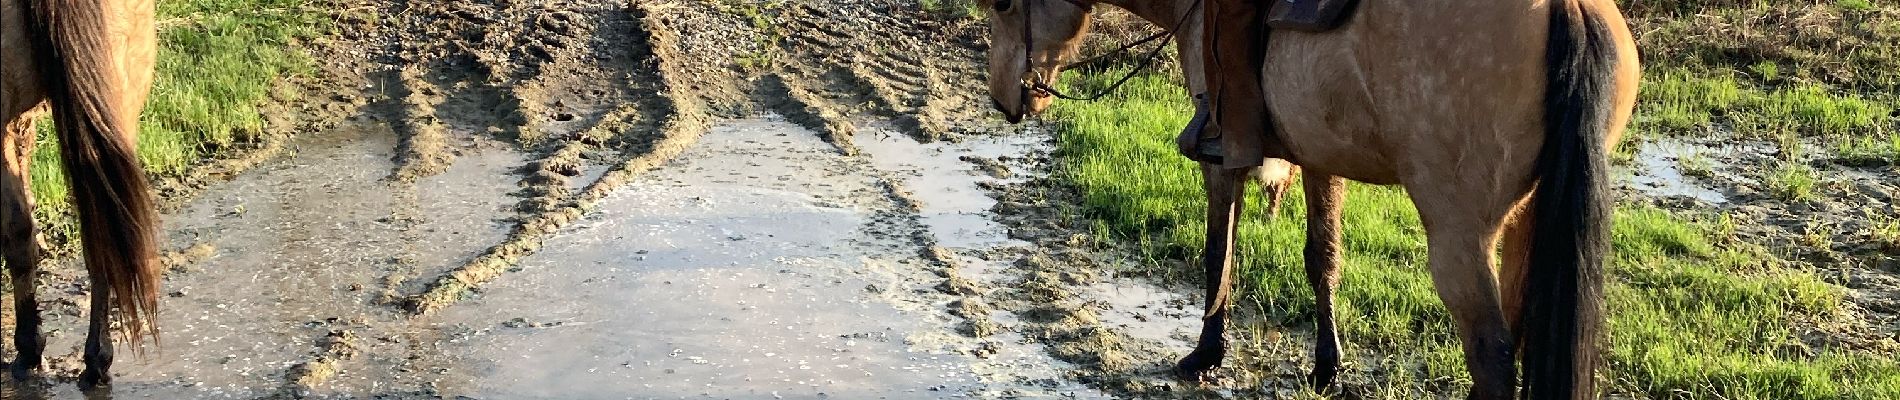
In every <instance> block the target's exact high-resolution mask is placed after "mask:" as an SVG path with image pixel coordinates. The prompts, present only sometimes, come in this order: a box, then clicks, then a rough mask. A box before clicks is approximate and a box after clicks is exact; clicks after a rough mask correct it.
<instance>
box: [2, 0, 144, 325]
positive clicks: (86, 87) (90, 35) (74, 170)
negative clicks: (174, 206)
mask: <svg viewBox="0 0 1900 400" xmlns="http://www.w3.org/2000/svg"><path fill="white" fill-rule="evenodd" d="M27 4H29V7H31V16H30V17H29V18H28V19H29V20H30V21H31V22H30V23H29V24H28V25H30V27H29V29H28V31H29V34H28V36H31V39H32V40H31V41H32V47H33V53H34V56H35V57H34V58H35V59H36V61H35V62H34V64H37V65H39V66H40V67H39V74H40V79H41V85H42V86H41V87H43V88H45V90H46V94H47V97H48V98H50V99H51V100H52V105H53V122H54V124H55V127H56V128H58V131H59V142H60V143H59V147H60V158H61V159H62V161H63V162H64V164H65V167H66V177H67V179H68V180H69V181H70V183H71V186H72V191H73V205H74V206H75V207H77V211H78V214H79V229H80V239H81V244H82V245H83V247H84V248H85V257H86V269H87V271H88V273H90V274H92V276H93V280H94V282H97V283H98V284H97V285H94V287H93V290H108V291H111V296H112V297H111V298H112V303H113V304H112V305H113V306H115V307H116V308H117V309H118V313H119V314H118V315H119V316H120V319H119V322H120V326H119V329H120V330H121V331H123V332H124V333H125V335H126V338H127V339H130V340H131V341H132V342H135V343H136V342H137V341H139V340H140V339H143V338H144V337H145V336H147V335H152V336H153V338H154V339H156V333H157V331H156V330H155V328H154V327H153V324H152V317H153V316H154V314H153V312H154V311H157V306H158V278H159V277H158V274H159V268H158V257H157V239H156V234H155V232H156V229H157V227H158V213H157V211H156V210H154V209H153V205H152V190H151V187H150V184H149V183H147V182H146V180H145V170H144V168H141V167H140V166H139V159H138V152H137V148H138V146H137V144H136V143H135V142H134V140H135V137H134V136H135V135H136V132H137V129H138V127H137V125H136V124H137V121H136V120H135V117H134V114H135V113H133V112H128V110H125V109H124V108H126V107H136V106H137V105H130V104H125V100H124V98H125V97H124V96H123V94H124V93H125V92H124V91H126V90H132V88H128V87H125V86H126V85H125V83H124V79H123V77H122V76H121V75H120V74H119V72H120V67H118V66H117V65H115V63H114V62H113V59H112V53H111V49H112V48H111V46H110V45H111V42H110V41H109V38H110V37H111V34H112V30H111V29H108V28H109V26H108V25H109V23H110V22H111V20H110V19H109V18H112V16H111V15H107V10H106V9H105V8H106V7H105V4H108V3H107V2H104V1H100V0H32V1H28V2H27Z"/></svg>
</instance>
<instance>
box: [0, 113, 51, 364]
mask: <svg viewBox="0 0 1900 400" xmlns="http://www.w3.org/2000/svg"><path fill="white" fill-rule="evenodd" d="M0 135H4V136H0V147H4V148H0V159H3V163H4V168H5V171H3V172H4V173H0V242H4V247H5V248H4V250H0V251H4V253H5V257H6V263H7V272H8V274H7V275H8V278H9V279H12V281H13V314H14V317H13V320H14V327H13V328H14V330H13V343H14V346H15V347H14V354H15V358H14V360H13V365H12V368H11V369H12V373H13V377H14V379H15V380H22V379H26V378H27V377H28V376H30V375H31V374H32V372H33V371H35V370H38V369H39V367H40V356H41V354H42V353H43V352H44V350H45V349H46V337H45V336H42V335H41V334H40V303H39V299H38V298H37V296H35V292H36V289H37V288H36V287H35V286H36V285H34V277H35V276H37V275H38V272H39V264H40V257H39V256H40V255H39V235H38V233H39V231H38V230H37V229H36V228H35V227H34V226H33V193H32V191H31V190H32V189H31V188H32V185H31V182H32V174H30V173H28V167H29V165H28V164H29V163H31V162H32V161H33V139H34V137H33V122H32V119H31V118H20V119H19V121H16V122H14V123H11V124H8V125H7V126H6V132H5V133H0Z"/></svg>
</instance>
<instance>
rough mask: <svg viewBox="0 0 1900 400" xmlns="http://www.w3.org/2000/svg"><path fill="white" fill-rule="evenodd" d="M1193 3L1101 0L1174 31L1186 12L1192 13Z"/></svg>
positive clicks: (1155, 0)
mask: <svg viewBox="0 0 1900 400" xmlns="http://www.w3.org/2000/svg"><path fill="white" fill-rule="evenodd" d="M1202 1H1205V0H1202ZM1194 3H1195V1H1194V0H1102V4H1107V5H1111V6H1115V7H1116V8H1120V9H1123V10H1128V13H1130V14H1135V16H1137V17H1141V19H1144V20H1148V22H1150V23H1153V24H1155V25H1159V26H1161V28H1162V29H1175V28H1176V27H1175V26H1174V25H1176V24H1179V23H1181V21H1182V20H1184V19H1185V18H1183V17H1185V16H1187V13H1188V12H1190V11H1194V10H1193V8H1194ZM1190 22H1194V21H1190ZM1189 25H1198V24H1195V23H1190V24H1189Z"/></svg>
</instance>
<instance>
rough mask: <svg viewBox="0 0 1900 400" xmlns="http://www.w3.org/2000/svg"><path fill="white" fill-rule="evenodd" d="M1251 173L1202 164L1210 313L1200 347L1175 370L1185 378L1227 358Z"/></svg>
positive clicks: (1204, 320) (1203, 258) (1204, 257)
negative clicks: (1239, 227) (1237, 242)
mask: <svg viewBox="0 0 1900 400" xmlns="http://www.w3.org/2000/svg"><path fill="white" fill-rule="evenodd" d="M1249 169H1251V168H1235V169H1228V168H1222V167H1221V166H1220V165H1215V164H1207V163H1202V164H1201V178H1202V181H1203V182H1204V183H1203V185H1204V186H1205V187H1206V189H1207V248H1206V250H1205V253H1203V254H1202V256H1201V265H1202V266H1203V267H1204V268H1206V271H1207V310H1206V313H1205V314H1203V316H1202V318H1201V323H1202V325H1201V340H1200V343H1199V344H1197V345H1195V347H1194V352H1193V353H1189V354H1188V356H1187V357H1186V358H1182V359H1181V363H1180V364H1179V365H1178V366H1176V371H1175V372H1176V373H1178V374H1180V375H1181V376H1182V377H1185V378H1198V377H1200V375H1201V374H1203V373H1205V372H1207V371H1208V370H1211V369H1213V368H1214V367H1217V366H1220V363H1221V358H1223V357H1225V356H1226V355H1227V340H1226V338H1225V337H1224V336H1223V333H1225V332H1226V330H1227V304H1228V303H1229V300H1230V299H1229V295H1230V294H1231V292H1232V286H1233V282H1232V279H1231V278H1232V275H1233V269H1234V261H1233V255H1234V225H1235V221H1236V220H1237V219H1239V217H1240V211H1241V210H1242V209H1243V208H1244V204H1242V203H1243V202H1244V201H1243V198H1244V196H1242V190H1243V189H1245V188H1246V185H1247V180H1246V178H1247V176H1248V174H1249V173H1250V172H1252V171H1248V170H1249Z"/></svg>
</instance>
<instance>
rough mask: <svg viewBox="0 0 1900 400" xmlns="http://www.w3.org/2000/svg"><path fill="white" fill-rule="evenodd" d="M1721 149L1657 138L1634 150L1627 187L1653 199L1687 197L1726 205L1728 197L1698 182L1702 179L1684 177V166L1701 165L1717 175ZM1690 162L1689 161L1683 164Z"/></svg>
mask: <svg viewBox="0 0 1900 400" xmlns="http://www.w3.org/2000/svg"><path fill="white" fill-rule="evenodd" d="M1724 151H1726V150H1723V149H1711V148H1708V147H1705V146H1701V145H1697V144H1693V143H1689V142H1687V141H1682V140H1677V139H1659V140H1653V141H1648V142H1644V143H1643V144H1642V145H1641V147H1640V148H1638V149H1637V150H1636V160H1635V163H1634V165H1631V166H1629V167H1628V170H1629V171H1628V172H1629V177H1630V178H1629V179H1630V180H1629V182H1630V186H1631V187H1633V188H1635V189H1636V190H1638V191H1641V192H1643V193H1644V194H1647V195H1650V196H1654V197H1688V198H1693V199H1696V200H1700V201H1702V202H1705V203H1710V204H1722V203H1727V202H1728V196H1726V195H1723V194H1722V192H1720V191H1717V190H1715V189H1712V188H1709V187H1708V186H1706V184H1705V182H1700V180H1702V179H1701V178H1694V177H1690V176H1687V175H1685V171H1684V170H1683V165H1684V164H1685V163H1688V164H1702V165H1704V166H1706V167H1707V168H1708V169H1709V171H1707V172H1709V173H1715V174H1720V173H1721V172H1719V170H1720V169H1721V168H1719V167H1720V165H1718V163H1720V162H1721V161H1718V160H1719V159H1720V157H1717V155H1718V153H1721V152H1724ZM1685 160H1689V161H1685Z"/></svg>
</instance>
